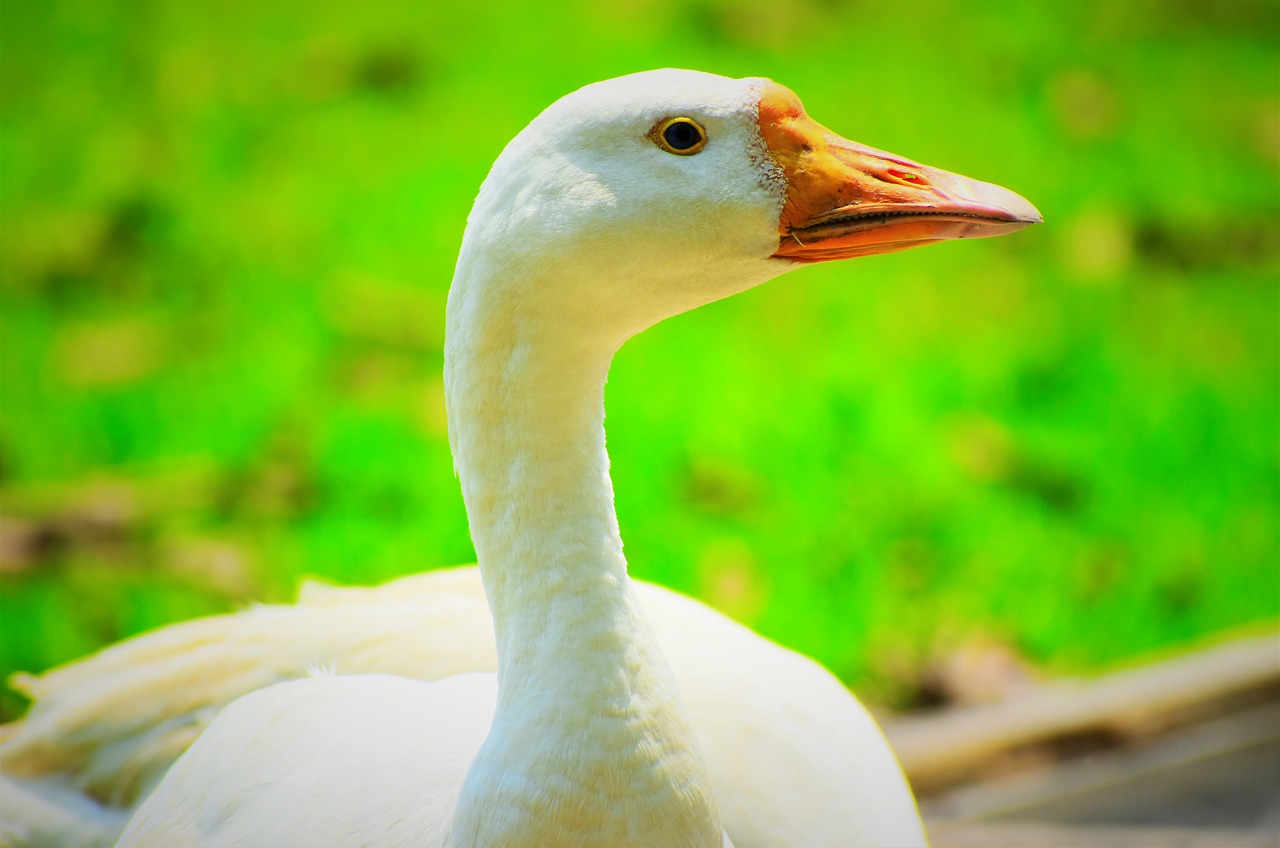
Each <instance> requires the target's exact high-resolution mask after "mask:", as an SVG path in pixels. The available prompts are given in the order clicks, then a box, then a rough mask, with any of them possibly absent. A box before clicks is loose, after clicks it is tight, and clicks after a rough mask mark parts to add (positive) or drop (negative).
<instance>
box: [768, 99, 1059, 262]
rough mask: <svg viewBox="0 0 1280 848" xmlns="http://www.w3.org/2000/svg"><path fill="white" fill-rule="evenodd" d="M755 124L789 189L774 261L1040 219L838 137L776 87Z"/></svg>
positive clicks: (1005, 199) (848, 253)
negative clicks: (757, 122) (758, 127)
mask: <svg viewBox="0 0 1280 848" xmlns="http://www.w3.org/2000/svg"><path fill="white" fill-rule="evenodd" d="M759 126H760V133H761V136H762V137H763V138H764V142H765V145H766V146H767V147H768V149H769V153H770V155H771V156H772V157H773V161H774V163H775V164H776V165H777V167H778V168H779V170H780V171H781V172H782V175H783V176H784V177H785V179H786V184H787V198H786V202H785V203H784V205H783V209H782V215H781V216H780V218H779V220H778V250H777V252H776V253H774V254H773V255H774V256H775V257H777V258H780V259H789V260H791V261H793V262H823V261H826V260H829V259H848V258H850V257H853V256H870V255H872V254H875V253H890V252H893V251H896V250H906V249H907V248H911V247H919V246H920V245H925V244H932V243H933V242H937V241H945V240H947V239H957V238H989V237H991V236H1002V235H1006V234H1008V233H1012V232H1016V231H1018V230H1020V229H1022V228H1023V227H1026V226H1029V225H1031V224H1038V223H1040V222H1041V221H1042V220H1043V219H1042V218H1041V216H1040V213H1039V212H1038V211H1037V210H1036V208H1035V207H1034V206H1032V205H1031V204H1030V203H1028V202H1027V201H1026V200H1024V199H1023V198H1022V197H1020V196H1018V195H1017V194H1014V193H1013V192H1012V191H1009V190H1008V189H1006V188H1001V187H1000V186H997V185H992V184H991V183H983V182H978V181H977V180H971V179H969V178H968V177H962V176H960V175H959V174H952V173H949V172H947V171H943V170H940V169H938V168H931V167H929V166H928V165H921V164H920V163H918V162H912V161H911V160H910V159H904V158H902V157H901V156H895V155H894V154H892V153H886V152H884V151H883V150H876V149H874V148H871V147H866V146H864V145H861V144H857V143H856V142H852V141H849V140H848V139H845V138H841V137H840V136H838V135H836V134H835V133H833V132H831V131H830V130H828V129H827V128H826V127H824V126H822V125H821V124H819V123H817V122H816V121H814V120H813V119H812V118H810V117H809V116H808V115H806V114H805V112H804V107H803V106H801V105H800V100H799V99H798V98H797V97H796V96H795V95H794V94H793V93H791V91H789V90H788V89H786V88H784V87H782V86H780V85H778V84H776V83H768V84H767V85H766V87H765V89H764V92H763V94H762V96H761V98H760V116H759Z"/></svg>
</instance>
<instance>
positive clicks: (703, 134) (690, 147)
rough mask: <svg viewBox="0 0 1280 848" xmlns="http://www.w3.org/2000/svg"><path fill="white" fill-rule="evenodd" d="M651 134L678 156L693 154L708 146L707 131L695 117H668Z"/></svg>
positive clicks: (657, 141)
mask: <svg viewBox="0 0 1280 848" xmlns="http://www.w3.org/2000/svg"><path fill="white" fill-rule="evenodd" d="M649 136H650V137H651V138H652V139H653V141H654V143H655V144H657V145H658V146H659V147H661V148H662V149H663V150H665V151H667V152H668V153H674V154H676V155H677V156H692V155H693V154H695V153H697V152H699V151H700V150H702V148H704V147H706V146H707V131H706V130H704V129H703V128H702V124H699V123H698V122H697V121H695V120H694V119H693V118H685V117H679V118H667V119H666V120H665V121H660V122H659V123H658V125H657V126H656V127H654V128H653V130H652V131H651V132H650V133H649Z"/></svg>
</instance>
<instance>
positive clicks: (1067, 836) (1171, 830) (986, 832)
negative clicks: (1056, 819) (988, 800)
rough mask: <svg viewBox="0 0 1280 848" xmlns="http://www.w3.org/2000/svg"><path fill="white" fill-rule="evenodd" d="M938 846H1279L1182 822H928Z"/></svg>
mask: <svg viewBox="0 0 1280 848" xmlns="http://www.w3.org/2000/svg"><path fill="white" fill-rule="evenodd" d="M929 842H930V844H931V845H932V846H933V848H1066V846H1070V848H1117V846H1121V845H1123V846H1125V848H1276V846H1277V845H1280V841H1277V838H1276V837H1275V836H1273V835H1270V834H1265V833H1256V832H1252V831H1247V830H1213V829H1202V828H1180V827H1076V826H1069V825H1053V824H1038V823H1037V824H1005V823H1001V824H992V823H989V822H984V823H978V824H974V823H953V822H948V823H945V824H938V825H935V826H933V827H930V828H929Z"/></svg>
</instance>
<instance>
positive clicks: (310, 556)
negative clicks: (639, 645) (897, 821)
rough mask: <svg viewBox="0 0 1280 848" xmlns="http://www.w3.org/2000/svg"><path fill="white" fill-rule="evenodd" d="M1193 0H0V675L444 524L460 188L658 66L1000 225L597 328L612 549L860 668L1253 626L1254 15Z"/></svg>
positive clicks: (423, 543)
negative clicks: (941, 183)
mask: <svg viewBox="0 0 1280 848" xmlns="http://www.w3.org/2000/svg"><path fill="white" fill-rule="evenodd" d="M1209 5H1212V4H1201V3H1198V2H1192V0H1186V1H1185V2H1174V0H1167V2H1157V1H1156V0H1146V2H1139V0H1133V2H1128V3H1121V4H1114V3H1104V2H1088V3H1075V4H1060V3H1018V4H1001V5H1000V6H998V7H993V8H992V10H986V9H985V7H980V6H975V5H974V4H972V3H966V2H959V0H957V2H949V0H938V2H929V3H920V4H901V3H889V2H875V3H872V2H864V3H853V2H819V0H807V2H805V0H801V1H800V2H796V1H795V0H793V2H788V3H785V4H779V3H763V2H748V3H737V4H732V3H728V2H721V0H702V2H698V3H675V2H661V0H635V2H625V3H621V4H593V3H585V2H580V3H568V4H561V5H560V6H557V7H556V8H555V9H554V10H553V9H550V8H548V7H547V6H546V4H516V3H490V4H470V5H468V4H434V3H422V2H408V1H407V0H406V1H405V2H389V3H367V4H359V5H357V6H352V5H351V4H341V3H328V4H326V3H319V4H317V3H302V2H282V3H271V4H250V3H235V4H222V3H220V4H212V3H210V4H199V3H192V4H175V3H168V4H166V3H101V2H55V3H45V4H19V3H17V2H14V0H6V2H4V3H3V4H2V5H0V593H2V599H3V613H2V614H0V671H5V672H7V671H11V670H14V669H20V668H22V669H33V670H38V669H42V668H45V667H48V666H49V665H51V664H55V663H58V662H62V661H65V660H68V659H71V658H73V657H75V656H77V655H79V654H81V653H84V652H85V651H88V650H91V649H92V648H94V647H96V646H98V645H101V644H104V643H106V642H109V641H111V640H114V639H117V638H119V637H121V636H124V635H126V634H129V633H133V632H136V631H138V630H139V629H143V628H146V627H150V626H154V625H157V624H161V623H164V622H167V621H172V620H175V619H180V618H184V617H188V616H191V615H196V614H201V613H206V612H212V611H217V610H223V609H228V608H234V607H236V606H238V605H240V604H243V603H244V602H246V601H248V600H250V599H258V598H269V599H284V598H288V597H290V596H291V595H292V592H293V590H294V587H295V585H296V582H297V580H298V579H299V578H300V577H302V576H303V575H320V576H324V577H327V578H331V579H334V580H339V581H347V582H376V581H381V580H384V579H387V578H389V577H393V576H396V575H399V574H403V573H407V572H412V571H417V570H421V569H423V568H428V567H432V566H437V565H445V564H452V563H457V562H464V561H468V560H469V559H470V558H471V557H472V551H471V548H470V544H469V541H468V539H467V534H466V520H465V515H464V514H463V511H462V507H461V501H460V498H459V496H458V491H457V484H456V481H455V479H454V477H453V475H452V472H451V466H450V459H449V455H448V449H447V444H446V441H445V431H444V423H443V412H442V401H441V398H440V391H441V387H440V377H439V372H440V357H441V345H442V336H441V333H442V323H443V321H442V315H443V303H444V296H445V291H446V289H447V286H448V281H449V278H450V276H451V273H452V262H453V257H454V255H455V252H456V249H457V244H458V241H459V239H460V236H461V232H462V227H463V224H464V221H465V216H466V213H467V210H468V208H469V205H470V201H471V199H472V198H473V197H474V193H475V190H476V187H477V186H478V185H479V182H480V180H481V179H482V178H483V176H484V173H485V171H486V170H487V168H488V165H489V163H490V162H491V161H492V160H493V158H494V157H495V156H496V155H497V153H498V151H499V150H500V149H501V147H502V145H503V144H504V143H505V142H506V141H507V140H508V139H509V138H510V137H511V136H512V135H513V134H514V133H515V132H516V131H518V130H519V128H520V127H521V126H523V125H524V124H525V123H526V122H527V121H528V120H529V119H530V118H532V117H533V116H534V115H535V114H537V112H538V111H540V110H541V108H542V107H543V106H545V105H546V104H547V103H549V102H550V101H551V100H553V99H554V98H556V97H557V96H559V95H560V94H563V93H565V92H567V91H569V90H572V89H574V88H576V87H578V86H580V85H582V84H585V83H587V82H590V81H592V80H595V79H601V78H604V77H609V76H614V75H617V74H620V73H625V72H629V71H633V70H639V69H644V68H649V67H659V66H668V65H673V66H683V67H697V68H700V69H704V70H710V71H716V72H720V73H726V74H731V75H752V74H760V75H767V76H772V77H774V78H775V79H777V80H779V81H781V82H783V83H785V84H787V85H789V86H790V87H792V88H793V89H795V90H796V91H797V92H798V93H800V95H801V96H802V97H803V98H804V100H805V102H806V105H807V106H808V108H809V111H810V112H811V113H812V114H813V115H815V116H816V117H817V118H818V120H820V121H822V122H823V123H825V124H827V125H828V126H830V127H832V128H833V129H835V130H837V131H839V132H842V133H844V134H846V135H848V136H850V137H853V138H855V139H858V140H860V141H864V142H866V143H869V144H872V145H874V146H877V147H882V148H885V149H889V150H893V151H895V152H899V153H902V154H904V155H907V156H911V157H913V158H917V159H919V160H921V161H924V162H927V163H929V164H934V165H938V166H940V167H944V168H948V169H953V170H957V171H960V172H962V173H966V174H969V175H971V176H975V177H978V178H982V179H989V180H993V181H996V182H1000V183H1002V184H1005V185H1008V186H1010V187H1011V188H1014V189H1015V190H1018V191H1019V192H1020V193H1022V194H1024V195H1025V196H1027V197H1028V198H1030V199H1031V200H1033V201H1034V202H1035V203H1036V204H1037V205H1038V206H1039V207H1040V209H1041V211H1042V212H1044V214H1045V217H1046V221H1047V223H1046V225H1045V226H1043V227H1039V228H1036V229H1034V230H1030V231H1026V232H1023V233H1020V234H1018V235H1017V236H1014V237H1012V238H1009V239H998V240H993V241H987V242H973V243H959V244H949V245H944V246H941V247H938V248H930V249H927V250H921V251H914V252H910V253H906V254H898V255H891V256H882V257H874V258H869V259H864V260H858V261H854V262H849V263H842V264H839V265H837V266H833V267H821V268H813V269H807V270H803V271H800V272H797V273H795V274H792V275H789V276H787V277H785V278H783V279H781V280H778V281H776V282H774V283H772V284H770V285H768V286H765V287H763V288H761V289H759V290H756V291H753V292H750V293H748V294H746V295H743V296H741V297H739V298H736V299H734V300H732V301H728V302H724V303H720V304H715V305H713V306H711V307H708V308H705V309H703V310H700V311H698V312H696V313H694V314H690V315H687V316H682V317H680V318H678V319H675V320H672V321H670V322H667V323H666V324H664V325H662V326H660V327H658V328H655V329H654V330H652V331H650V332H649V333H647V334H645V335H644V336H642V337H640V338H638V339H636V340H635V341H633V342H632V343H630V344H628V345H627V347H626V348H625V349H624V350H623V351H622V353H621V354H620V355H619V357H618V359H617V362H616V363H615V367H614V371H613V374H612V376H611V380H610V384H609V391H608V405H609V440H610V448H611V453H612V456H613V461H614V471H615V484H616V488H617V491H618V508H619V513H620V519H621V522H622V528H623V534H624V537H625V538H626V540H627V552H628V556H629V558H630V560H631V563H632V570H633V572H634V573H636V574H637V575H639V576H642V577H646V578H650V579H655V580H658V581H660V582H663V583H666V584H669V585H672V586H674V587H676V588H679V589H682V590H685V591H688V592H692V593H694V594H697V595H699V596H700V597H703V598H705V599H707V600H709V601H710V602H712V603H713V604H716V605H717V606H720V607H721V608H723V609H725V610H727V611H728V612H730V613H731V614H733V615H735V616H737V617H739V618H741V619H743V620H745V621H747V622H748V623H750V624H751V625H753V626H754V627H756V628H757V629H759V630H760V631H761V632H763V633H766V634H768V635H770V636H772V637H774V638H776V639H778V640H780V641H782V642H784V643H786V644H788V645H792V646H794V647H796V648H798V649H800V650H802V651H804V652H806V653H809V654H812V655H813V656H815V657H816V658H818V659H820V660H821V661H823V662H824V663H826V664H827V665H829V666H830V667H831V668H832V669H834V670H835V671H836V672H837V673H839V674H840V675H841V676H842V677H844V678H845V679H846V680H849V681H850V682H851V683H853V684H854V685H855V686H857V687H859V688H860V689H863V690H865V691H869V692H871V693H872V694H874V695H875V696H877V697H879V698H883V699H886V700H891V701H895V702H898V703H907V702H910V700H911V699H912V697H913V691H914V686H915V684H916V682H917V681H918V678H919V674H920V670H921V669H922V668H923V667H924V666H925V665H927V663H928V662H929V661H930V660H931V659H932V658H934V657H936V656H939V655H944V654H945V653H947V652H948V651H949V650H952V649H954V648H955V647H956V646H957V645H958V644H960V643H962V642H963V641H964V640H966V639H968V638H971V637H972V635H973V634H981V635H983V636H984V637H987V638H994V639H997V640H1000V641H1002V642H1005V643H1007V644H1009V645H1011V646H1013V647H1014V648H1015V650H1017V651H1019V652H1020V653H1022V654H1024V655H1026V656H1028V657H1030V658H1031V659H1032V660H1033V661H1034V662H1037V663H1040V664H1044V665H1046V666H1049V667H1050V668H1054V669H1057V670H1063V671H1068V670H1069V671H1077V670H1088V669H1093V668H1098V667H1100V666H1104V665H1108V664H1112V663H1116V662H1123V661H1125V660H1126V659H1127V658H1131V657H1134V656H1136V655H1140V654H1143V653H1146V652H1150V651H1158V650H1167V649H1171V648H1175V647H1176V646H1178V645H1181V644H1185V643H1187V642H1188V641H1190V640H1194V639H1198V638H1202V637H1204V636H1206V635H1208V634H1213V633H1216V632H1219V631H1222V630H1224V629H1230V628H1234V627H1238V626H1242V625H1248V624H1251V623H1257V622H1268V621H1270V622H1274V621H1275V620H1276V619H1277V618H1278V617H1280V289H1278V286H1277V282H1278V280H1280V59H1278V58H1277V56H1278V55H1280V54H1277V52H1276V44H1277V42H1278V40H1280V30H1278V26H1280V25H1278V24H1277V20H1280V9H1277V6H1276V4H1275V3H1273V2H1269V1H1268V0H1259V2H1234V3H1231V4H1218V5H1216V6H1214V7H1213V8H1208V6H1209ZM0 705H2V708H3V710H5V711H9V712H11V711H12V710H14V709H16V708H17V703H16V701H14V700H13V699H9V700H7V701H3V702H0Z"/></svg>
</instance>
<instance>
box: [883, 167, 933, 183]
mask: <svg viewBox="0 0 1280 848" xmlns="http://www.w3.org/2000/svg"><path fill="white" fill-rule="evenodd" d="M888 174H889V176H891V177H893V178H894V179H895V180H898V181H899V182H904V183H911V185H918V186H925V187H928V185H929V181H928V180H926V179H925V178H924V177H922V176H920V175H919V174H916V173H913V172H912V171H900V170H898V169H897V168H889V169H888Z"/></svg>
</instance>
